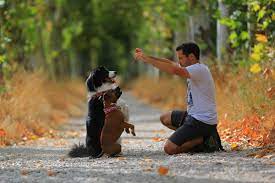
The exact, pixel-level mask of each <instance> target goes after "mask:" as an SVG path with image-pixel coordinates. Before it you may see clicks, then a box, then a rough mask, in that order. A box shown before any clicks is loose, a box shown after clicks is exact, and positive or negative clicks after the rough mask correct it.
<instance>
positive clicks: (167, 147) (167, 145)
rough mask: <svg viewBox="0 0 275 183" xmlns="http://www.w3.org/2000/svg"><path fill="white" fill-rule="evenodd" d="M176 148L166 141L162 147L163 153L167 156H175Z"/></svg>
mask: <svg viewBox="0 0 275 183" xmlns="http://www.w3.org/2000/svg"><path fill="white" fill-rule="evenodd" d="M177 148H178V146H177V145H176V144H174V143H173V142H171V141H170V140H167V141H166V143H165V145H164V152H165V153H166V154H168V155H173V154H177Z"/></svg>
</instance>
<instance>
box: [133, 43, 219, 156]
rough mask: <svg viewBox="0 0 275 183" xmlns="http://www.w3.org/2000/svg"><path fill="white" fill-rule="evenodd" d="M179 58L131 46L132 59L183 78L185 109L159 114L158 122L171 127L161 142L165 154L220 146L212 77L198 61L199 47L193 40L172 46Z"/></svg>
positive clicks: (213, 149)
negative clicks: (165, 139) (150, 54)
mask: <svg viewBox="0 0 275 183" xmlns="http://www.w3.org/2000/svg"><path fill="white" fill-rule="evenodd" d="M176 54H177V56H178V60H179V62H178V63H176V62H173V61H171V60H168V59H162V58H156V57H152V56H148V55H145V54H144V53H143V51H142V49H140V48H136V50H135V59H136V60H140V61H143V62H144V63H148V64H151V65H153V66H154V67H156V68H158V69H159V70H161V71H164V72H167V73H170V74H173V75H178V76H180V77H182V78H186V79H187V111H172V112H168V113H166V114H163V115H162V116H161V117H160V120H161V122H162V123H163V124H164V125H165V126H167V127H168V128H170V129H173V130H175V132H174V133H173V134H172V135H171V137H170V138H169V139H168V140H167V142H166V143H165V146H164V151H165V152H166V153H167V154H169V155H172V154H178V153H183V152H191V151H206V152H210V151H215V150H218V149H221V150H222V146H221V143H220V138H219V135H218V133H217V129H216V127H217V112H216V101H215V87H214V81H213V78H212V75H211V72H210V70H209V69H208V67H207V66H206V65H204V64H202V63H200V61H199V57H200V49H199V47H198V46H197V45H196V44H195V43H183V44H182V45H180V46H178V47H177V48H176Z"/></svg>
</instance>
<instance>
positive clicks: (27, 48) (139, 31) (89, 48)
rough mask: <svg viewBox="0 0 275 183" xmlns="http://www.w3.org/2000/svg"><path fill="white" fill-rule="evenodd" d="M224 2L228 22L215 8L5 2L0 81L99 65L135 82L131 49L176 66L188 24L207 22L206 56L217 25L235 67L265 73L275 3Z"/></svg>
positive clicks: (202, 34) (210, 4)
mask: <svg viewBox="0 0 275 183" xmlns="http://www.w3.org/2000/svg"><path fill="white" fill-rule="evenodd" d="M224 2H225V4H226V5H227V6H228V8H229V14H230V16H229V17H223V18H221V17H220V15H221V13H220V12H219V11H218V2H217V0H208V1H193V0H185V1H183V0H173V1H168V0H160V1H155V0H140V1H126V0H122V1H121V0H106V1H99V0H88V1H87V0H78V1H75V0H48V1H44V0H13V1H8V0H0V77H2V76H4V77H5V78H7V77H9V76H10V75H11V74H12V73H13V72H14V70H16V69H17V68H18V67H22V66H23V67H24V68H25V69H41V68H42V69H44V70H45V71H47V72H48V73H49V76H50V77H51V78H53V79H54V78H56V77H58V78H63V77H66V76H71V77H73V76H79V75H81V76H85V75H87V72H88V71H89V70H91V68H93V67H95V66H97V65H105V66H107V67H109V68H111V69H116V70H118V71H120V73H121V74H122V75H125V74H126V72H129V73H127V74H129V75H132V74H134V73H135V71H136V68H134V67H132V66H131V64H132V63H131V62H130V60H132V53H131V52H132V51H133V49H134V48H135V47H142V48H144V49H145V51H146V52H148V53H151V54H154V55H159V56H165V57H169V58H172V57H173V51H172V50H173V48H174V46H175V44H178V43H176V42H179V41H180V42H181V41H182V42H183V41H185V40H186V41H187V40H189V37H187V36H185V37H184V36H182V35H188V33H189V29H190V24H189V22H188V21H189V18H190V17H193V18H194V20H196V19H202V18H205V17H206V18H207V19H205V20H206V21H208V24H209V26H208V27H209V28H202V27H200V28H202V29H198V27H196V26H197V23H195V24H194V26H195V27H194V30H195V28H196V30H195V41H196V42H197V43H198V44H199V45H200V47H201V49H202V53H203V54H206V53H207V54H208V53H211V54H215V48H216V31H215V30H216V20H217V19H219V20H220V21H221V22H222V23H223V24H224V25H226V26H228V28H229V30H230V34H229V39H228V43H229V44H230V46H231V49H232V50H233V52H234V54H232V55H234V56H235V58H236V59H233V60H237V61H239V60H242V61H240V62H239V63H240V64H242V65H246V64H245V63H247V65H253V64H258V66H259V67H262V62H263V61H264V60H269V59H270V57H267V56H266V54H267V53H268V49H270V47H271V46H272V44H274V36H275V35H274V30H275V25H274V20H275V13H274V11H272V10H274V9H275V5H274V4H275V3H274V1H273V0H248V1H246V0H225V1H224ZM203 20H204V19H203ZM178 33H179V34H181V37H180V40H178V41H177V40H176V41H175V39H176V34H178ZM261 45H263V47H264V48H263V49H261V50H260V51H259V48H258V47H260V46H261ZM249 54H250V55H249ZM247 55H249V57H246V56H247ZM244 57H245V58H244ZM244 60H245V61H244ZM249 61H250V62H249ZM259 61H260V62H259ZM256 62H257V63H256ZM259 67H256V66H255V65H254V68H259ZM252 70H253V69H252ZM254 70H259V69H254Z"/></svg>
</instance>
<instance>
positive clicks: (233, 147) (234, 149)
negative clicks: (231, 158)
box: [231, 143, 239, 151]
mask: <svg viewBox="0 0 275 183" xmlns="http://www.w3.org/2000/svg"><path fill="white" fill-rule="evenodd" d="M238 149H239V145H238V144H236V143H232V144H231V150H232V151H237V150H238Z"/></svg>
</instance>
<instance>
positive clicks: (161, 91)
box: [131, 71, 275, 146]
mask: <svg viewBox="0 0 275 183" xmlns="http://www.w3.org/2000/svg"><path fill="white" fill-rule="evenodd" d="M213 73H214V74H213V77H214V80H215V83H216V99H217V111H218V118H219V131H220V133H221V135H222V137H223V139H225V140H227V141H229V142H233V141H239V140H240V139H243V138H246V140H247V142H248V144H250V145H256V146H260V145H266V144H268V143H274V142H275V137H274V136H275V134H274V131H275V130H274V127H275V125H274V124H275V100H274V97H275V95H274V93H270V92H268V91H270V88H272V87H274V84H275V83H274V79H275V76H274V72H270V74H269V75H268V76H266V75H258V76H255V75H249V74H244V73H247V72H241V71H240V72H238V73H235V74H232V72H229V71H227V72H223V73H222V74H221V73H218V72H215V71H214V72H213ZM224 73H227V74H224ZM185 85H186V82H185V80H184V79H180V78H177V77H167V76H166V77H161V78H160V79H159V81H154V80H153V79H150V78H138V79H137V80H136V81H134V82H133V83H132V84H131V90H132V93H133V94H134V95H135V96H137V97H139V98H142V99H143V100H144V101H145V102H147V103H150V104H153V105H155V106H158V107H161V108H163V109H166V110H171V109H185V108H186V107H185V103H186V98H185V96H186V87H185Z"/></svg>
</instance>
